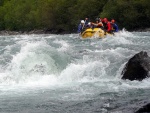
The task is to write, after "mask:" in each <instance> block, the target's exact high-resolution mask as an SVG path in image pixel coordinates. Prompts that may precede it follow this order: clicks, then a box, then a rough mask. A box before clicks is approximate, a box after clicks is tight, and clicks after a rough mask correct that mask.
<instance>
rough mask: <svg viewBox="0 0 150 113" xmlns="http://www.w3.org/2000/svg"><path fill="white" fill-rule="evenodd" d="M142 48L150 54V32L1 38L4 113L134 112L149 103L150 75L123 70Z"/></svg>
mask: <svg viewBox="0 0 150 113" xmlns="http://www.w3.org/2000/svg"><path fill="white" fill-rule="evenodd" d="M140 51H146V52H147V53H148V55H149V56H150V32H128V31H125V30H122V31H120V32H119V33H117V34H116V35H115V36H107V37H106V38H104V39H98V38H94V37H93V38H92V39H81V38H80V37H79V35H78V34H66V35H54V34H40V35H36V34H32V35H8V36H7V35H5V36H0V113H134V112H135V111H136V110H138V108H139V107H140V106H142V105H144V104H145V103H148V102H150V99H149V95H150V78H148V79H145V80H143V81H141V82H139V81H129V80H121V77H122V75H121V73H122V70H123V68H124V66H125V64H126V63H127V61H128V60H129V59H130V58H131V57H132V56H133V55H135V54H136V53H138V52H140Z"/></svg>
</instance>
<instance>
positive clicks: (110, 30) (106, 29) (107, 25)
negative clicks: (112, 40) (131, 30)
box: [103, 18, 112, 33]
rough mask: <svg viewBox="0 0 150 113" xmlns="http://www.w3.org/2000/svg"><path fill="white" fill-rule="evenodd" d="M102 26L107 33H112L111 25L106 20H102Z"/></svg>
mask: <svg viewBox="0 0 150 113" xmlns="http://www.w3.org/2000/svg"><path fill="white" fill-rule="evenodd" d="M103 25H104V30H105V32H107V33H112V27H111V23H110V22H109V21H108V19H107V18H104V19H103Z"/></svg>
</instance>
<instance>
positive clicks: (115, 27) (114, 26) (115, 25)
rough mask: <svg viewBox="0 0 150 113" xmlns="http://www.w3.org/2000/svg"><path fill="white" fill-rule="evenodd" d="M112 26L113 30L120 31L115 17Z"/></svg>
mask: <svg viewBox="0 0 150 113" xmlns="http://www.w3.org/2000/svg"><path fill="white" fill-rule="evenodd" d="M111 27H112V31H113V32H118V30H119V29H118V25H117V24H116V23H115V20H114V19H112V20H111Z"/></svg>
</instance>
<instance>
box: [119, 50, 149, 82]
mask: <svg viewBox="0 0 150 113" xmlns="http://www.w3.org/2000/svg"><path fill="white" fill-rule="evenodd" d="M149 71H150V57H149V56H148V55H147V52H144V51H141V52H140V53H138V54H136V55H134V56H133V57H132V58H131V59H130V60H129V61H128V62H127V64H126V66H125V68H124V69H123V71H122V75H123V76H122V79H129V80H131V81H132V80H139V81H141V80H143V79H145V78H146V77H149V76H150V74H149Z"/></svg>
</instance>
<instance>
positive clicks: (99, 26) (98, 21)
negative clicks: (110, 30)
mask: <svg viewBox="0 0 150 113" xmlns="http://www.w3.org/2000/svg"><path fill="white" fill-rule="evenodd" d="M91 24H92V26H93V27H94V28H102V27H103V23H102V22H101V19H100V18H96V22H95V23H93V22H92V23H91Z"/></svg>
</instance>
